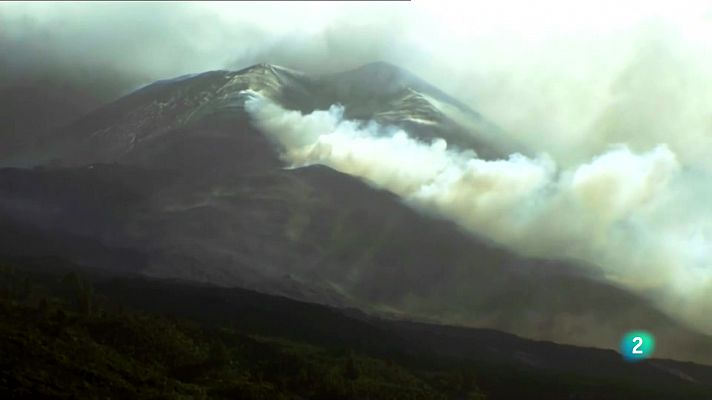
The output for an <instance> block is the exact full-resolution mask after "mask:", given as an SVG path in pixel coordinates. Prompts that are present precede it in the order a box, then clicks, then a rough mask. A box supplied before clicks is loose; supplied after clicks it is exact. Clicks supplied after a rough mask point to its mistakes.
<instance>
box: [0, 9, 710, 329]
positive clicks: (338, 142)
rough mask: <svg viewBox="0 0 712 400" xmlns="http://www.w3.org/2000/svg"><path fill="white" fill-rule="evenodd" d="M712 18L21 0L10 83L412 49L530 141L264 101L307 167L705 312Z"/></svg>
mask: <svg viewBox="0 0 712 400" xmlns="http://www.w3.org/2000/svg"><path fill="white" fill-rule="evenodd" d="M711 16H712V13H711V12H710V7H709V6H708V5H705V4H702V3H696V2H656V1H645V2H643V1H628V2H622V1H601V2H592V3H590V4H581V3H580V2H567V1H544V2H536V3H533V2H531V4H530V2H524V1H500V2H491V1H490V2H462V3H459V2H432V3H426V2H423V1H419V2H414V3H411V4H387V5H385V4H378V3H372V4H351V3H349V4H334V3H328V4H327V3H309V4H292V3H279V4H270V3H266V2H265V3H262V4H223V3H220V4H202V3H201V4H187V3H186V4H184V3H180V4H175V3H172V4H159V3H154V4H116V3H110V4H86V3H77V4H49V3H43V4H8V3H3V4H0V54H2V55H3V56H2V57H1V58H0V87H2V86H5V85H9V84H12V83H14V82H18V81H23V80H24V81H34V80H37V79H45V80H50V81H60V82H64V83H69V84H72V85H75V86H78V87H81V88H86V89H87V90H92V91H95V92H96V94H98V95H99V96H100V97H102V98H103V99H105V100H109V99H111V98H113V97H116V96H118V95H120V94H122V93H125V92H127V91H130V90H133V89H135V88H136V87H138V86H140V85H142V84H146V83H149V82H151V81H153V80H157V79H163V78H168V77H172V76H177V75H181V74H185V73H191V72H198V71H203V70H208V69H221V68H230V69H236V68H241V67H245V66H248V65H250V64H253V63H257V62H268V63H275V64H281V65H284V66H287V67H290V68H295V69H301V70H305V71H306V72H326V71H340V70H345V69H348V68H352V67H357V66H359V65H361V64H364V63H367V62H371V61H376V60H383V61H388V62H391V63H394V64H396V65H399V66H401V67H405V68H407V69H409V70H411V71H413V72H414V73H416V74H418V75H420V76H422V77H423V78H425V79H426V80H429V81H430V82H431V83H433V84H434V85H435V86H437V87H439V88H441V89H443V90H444V91H446V92H448V93H450V94H452V95H454V96H455V97H457V98H458V99H460V100H462V101H464V102H465V103H467V104H468V105H469V106H471V107H472V108H473V109H475V110H477V111H479V112H481V113H482V114H483V115H485V116H486V117H487V118H488V119H489V120H490V121H493V122H494V123H495V124H497V125H499V126H500V127H502V128H503V131H504V132H506V133H507V136H506V138H504V139H500V140H505V141H511V142H516V143H522V144H524V147H525V148H526V149H527V152H526V155H516V154H515V155H511V156H510V157H509V158H507V159H504V160H498V161H491V162H486V161H483V160H480V159H478V158H477V157H476V155H474V154H472V153H463V152H458V151H453V150H450V149H448V148H447V145H446V144H445V143H444V142H441V141H437V142H434V143H420V142H417V141H414V140H412V139H410V138H409V137H408V136H407V133H405V132H398V131H397V130H396V131H393V130H392V129H390V128H388V127H379V126H376V125H371V126H367V127H364V126H360V125H356V124H355V123H352V122H349V121H344V120H343V118H341V115H340V111H339V109H338V108H333V109H332V110H330V111H318V112H315V113H313V114H310V115H306V116H303V115H300V114H298V113H294V112H289V111H286V110H281V109H279V108H277V106H276V105H272V104H261V105H260V106H259V107H257V106H255V108H254V109H253V112H254V113H255V117H256V118H257V121H259V122H260V124H261V125H262V127H263V128H264V129H265V130H267V131H268V132H272V133H273V134H275V135H277V137H279V138H280V140H281V141H285V142H284V143H283V144H284V145H285V147H286V148H287V149H288V150H289V152H288V154H287V157H288V159H289V160H291V162H293V163H295V164H296V165H301V164H306V163H313V162H322V163H326V164H329V165H332V166H333V167H335V168H337V169H340V170H343V171H345V172H348V173H352V174H355V175H358V176H362V177H364V178H365V179H368V180H369V181H371V182H372V183H373V184H375V185H378V186H382V187H386V188H388V189H390V190H392V191H394V192H396V193H398V194H400V195H402V196H403V197H404V198H405V199H406V200H407V201H409V202H411V203H413V204H414V205H415V206H417V207H421V208H424V209H427V210H429V211H430V212H437V213H441V214H444V215H446V216H448V217H450V218H452V219H453V220H455V221H457V222H458V223H460V224H461V225H463V226H465V227H467V228H468V229H472V230H473V231H475V232H477V233H479V234H483V235H485V236H488V237H491V238H493V239H495V240H498V241H500V242H502V243H505V244H508V245H510V246H512V247H514V248H517V249H519V250H520V251H522V252H525V253H530V254H539V255H544V256H551V257H576V258H581V259H584V260H588V261H591V262H595V263H596V264H598V265H600V266H601V267H603V268H604V269H605V271H606V275H607V276H608V277H609V279H611V280H613V281H616V282H619V283H621V284H623V285H626V286H627V287H631V288H633V289H635V290H637V291H640V292H642V293H645V294H647V295H649V296H650V297H651V298H654V299H656V301H658V302H660V303H661V304H662V305H664V306H665V307H667V308H668V309H670V310H673V311H675V312H676V313H678V314H680V315H683V316H685V317H686V318H687V319H688V320H691V321H694V322H696V323H697V325H703V324H704V323H705V321H706V320H707V319H706V318H704V316H705V315H710V313H712V299H711V298H710V296H711V295H710V294H709V293H712V290H711V289H712V280H711V277H712V265H711V264H710V260H711V259H712V258H711V256H712V254H710V251H711V249H712V226H711V225H712V215H711V213H712V211H710V209H711V207H709V206H708V199H710V198H712V185H711V184H710V183H711V182H712V181H711V180H710V175H711V174H712V158H710V157H709V154H710V151H711V150H712V73H710V71H712V51H710V50H712V18H711ZM375 131H378V132H379V134H378V135H375V136H374V132H375ZM299 135H302V136H299ZM705 313H706V314H705ZM709 324H710V322H708V325H706V326H705V328H706V329H708V330H712V326H709Z"/></svg>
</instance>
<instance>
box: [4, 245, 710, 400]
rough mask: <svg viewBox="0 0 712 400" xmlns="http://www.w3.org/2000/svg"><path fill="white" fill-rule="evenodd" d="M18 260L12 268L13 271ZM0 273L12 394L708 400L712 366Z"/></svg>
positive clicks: (177, 292)
mask: <svg viewBox="0 0 712 400" xmlns="http://www.w3.org/2000/svg"><path fill="white" fill-rule="evenodd" d="M15 263H17V262H15ZM16 265H23V267H22V268H17V267H9V266H8V264H7V263H4V264H3V267H2V268H0V289H1V290H0V338H1V339H2V340H0V349H1V350H2V351H0V365H2V368H1V369H0V393H1V394H2V395H3V398H28V399H29V398H32V399H35V398H86V399H94V398H95V399H99V398H101V399H105V398H136V399H158V398H166V399H168V398H186V399H201V398H204V399H207V398H211V399H212V398H215V399H228V398H229V399H234V398H239V399H306V398H309V399H364V398H370V399H540V398H546V399H673V398H674V399H708V398H709V396H710V395H712V367H703V366H700V365H695V364H691V363H680V362H674V361H665V360H657V359H656V360H650V361H645V362H641V363H637V364H629V363H625V362H623V361H622V359H621V358H620V356H619V355H618V354H616V353H615V352H613V351H608V350H598V349H589V348H581V347H574V346H564V345H557V344H554V343H549V342H536V341H531V340H526V339H522V338H519V337H516V336H512V335H508V334H505V333H501V332H497V331H492V330H482V329H465V328H455V327H447V326H438V325H429V324H422V323H413V322H407V321H389V320H383V319H379V318H375V317H369V316H367V315H365V314H363V313H361V312H358V311H355V310H351V311H350V310H344V309H336V308H330V307H326V306H321V305H316V304H310V303H303V302H298V301H294V300H290V299H287V298H284V297H276V296H270V295H265V294H260V293H256V292H252V291H248V290H244V289H229V288H218V287H214V286H211V285H196V284H192V283H186V282H177V281H166V280H150V279H146V278H141V277H139V276H134V277H117V276H115V275H113V274H112V273H101V274H97V271H96V270H93V271H88V272H89V273H90V274H91V275H86V272H87V271H83V272H82V270H80V269H79V270H78V269H76V267H74V266H72V265H71V264H67V263H64V262H62V261H61V260H56V259H55V260H50V259H34V260H25V261H23V262H21V263H20V264H16Z"/></svg>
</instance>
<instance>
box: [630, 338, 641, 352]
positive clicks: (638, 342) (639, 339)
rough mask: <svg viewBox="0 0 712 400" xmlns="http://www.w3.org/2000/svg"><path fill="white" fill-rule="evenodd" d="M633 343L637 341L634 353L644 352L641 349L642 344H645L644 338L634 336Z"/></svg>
mask: <svg viewBox="0 0 712 400" xmlns="http://www.w3.org/2000/svg"><path fill="white" fill-rule="evenodd" d="M633 343H637V344H636V345H635V346H633V350H632V351H631V353H632V354H643V351H642V350H640V346H642V345H643V338H642V337H640V336H636V337H634V338H633Z"/></svg>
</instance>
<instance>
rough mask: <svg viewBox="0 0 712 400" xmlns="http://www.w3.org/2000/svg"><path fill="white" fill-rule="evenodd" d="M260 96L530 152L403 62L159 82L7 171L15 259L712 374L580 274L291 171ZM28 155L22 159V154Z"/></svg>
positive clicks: (645, 307) (688, 345) (367, 192)
mask: <svg viewBox="0 0 712 400" xmlns="http://www.w3.org/2000/svg"><path fill="white" fill-rule="evenodd" d="M246 91H251V92H255V93H259V94H260V95H262V96H264V97H266V98H268V99H270V100H271V101H273V102H275V103H277V104H279V105H280V106H282V107H284V108H285V109H289V110H296V111H299V112H302V113H309V112H312V111H314V110H323V109H328V108H329V107H330V106H331V105H334V104H340V105H342V106H343V108H344V116H345V118H348V119H350V120H354V121H362V122H363V123H367V122H369V121H375V122H377V123H379V124H381V125H384V126H394V127H398V128H400V129H403V130H405V131H407V132H408V134H409V135H410V136H411V137H412V138H414V139H417V140H420V141H425V142H428V141H431V140H434V139H436V138H442V139H444V140H445V141H447V143H448V145H449V146H453V147H455V148H458V149H462V150H470V151H474V152H476V153H477V154H478V155H479V156H480V157H481V158H484V159H497V158H501V157H505V156H506V155H507V154H510V153H511V152H512V151H519V152H524V153H526V151H527V149H525V148H521V147H520V148H512V147H507V146H505V145H503V144H502V143H504V142H505V141H504V140H501V135H503V132H501V130H500V129H498V128H497V127H496V126H495V125H494V124H493V123H491V122H490V121H488V120H487V119H486V118H485V117H484V116H482V115H481V114H480V113H478V112H477V111H475V110H472V109H470V108H468V107H467V106H465V105H464V104H462V103H460V102H459V101H457V100H456V99H454V98H452V97H451V96H448V95H447V94H445V93H444V92H442V91H441V90H439V89H437V88H436V87H434V86H432V85H430V84H428V83H427V82H425V81H423V80H421V79H420V78H418V77H416V76H415V75H413V74H412V73H410V72H408V71H406V70H404V69H401V68H399V67H396V66H393V65H390V64H386V63H373V64H368V65H365V66H362V67H360V68H357V69H355V70H351V71H346V72H341V73H333V74H321V75H312V74H306V73H302V72H299V71H295V70H291V69H288V68H283V67H279V66H275V65H269V64H259V65H255V66H252V67H249V68H246V69H242V70H239V71H211V72H205V73H200V74H195V75H188V76H182V77H178V78H174V79H168V80H163V81H158V82H155V83H152V84H150V85H147V86H145V87H143V88H141V89H139V90H136V91H135V92H133V93H130V94H128V95H126V96H124V97H122V98H120V99H118V100H116V101H114V102H112V103H109V104H105V105H103V106H101V107H98V108H97V109H95V110H94V111H91V112H89V113H87V114H84V115H82V116H81V117H78V118H75V119H73V120H72V121H71V122H69V123H65V124H63V125H62V126H61V127H59V128H57V129H52V131H51V133H46V132H42V133H41V134H39V133H38V134H36V135H34V136H33V135H32V133H31V132H28V133H26V134H25V137H24V138H23V140H22V143H19V144H17V145H15V146H14V147H13V151H12V152H9V151H8V152H2V153H0V155H2V156H3V158H2V159H1V160H0V163H2V165H3V166H4V167H5V168H3V169H2V170H0V225H1V226H2V228H3V229H2V231H1V232H2V233H1V235H2V246H1V247H0V253H2V254H1V255H2V256H3V257H7V258H28V257H57V258H61V259H66V260H69V261H71V262H72V263H76V264H80V265H85V266H91V267H93V268H97V269H102V270H108V271H112V273H117V274H121V273H140V274H143V275H147V276H151V277H160V278H171V279H180V280H185V281H197V282H204V283H210V284H215V285H219V286H224V287H240V288H245V289H250V290H254V291H259V292H263V293H267V294H273V295H281V296H286V297H289V298H292V299H298V300H303V301H308V302H313V303H320V304H325V305H330V306H336V307H351V308H358V309H361V310H363V311H365V312H367V313H370V314H374V315H378V316H381V317H387V318H394V319H408V320H416V321H421V322H432V323H437V324H450V325H459V326H464V327H486V328H493V329H497V330H502V331H506V332H510V333H514V334H517V335H521V336H524V337H527V338H533V339H545V340H551V341H555V342H559V343H567V344H574V345H583V346H596V347H603V348H615V347H617V344H618V339H619V337H620V335H621V334H622V333H623V332H625V331H627V330H630V329H631V328H632V327H635V328H640V329H647V330H650V331H653V332H655V333H656V336H657V338H658V342H659V348H658V350H657V355H658V356H661V357H668V358H674V359H679V360H691V361H698V362H706V363H712V338H710V337H708V336H705V335H702V334H699V333H696V332H695V331H693V330H691V329H688V328H687V327H686V326H685V325H683V324H682V323H679V322H677V321H676V320H675V319H674V318H672V317H670V316H668V315H666V314H665V313H663V312H661V311H659V310H658V309H656V308H655V307H654V306H652V305H651V304H649V303H648V302H647V301H646V300H644V299H643V298H641V297H639V296H637V295H635V294H632V293H630V292H628V291H626V290H624V289H621V288H619V287H617V286H615V285H612V284H611V283H608V282H606V281H604V280H603V278H602V277H601V276H600V275H599V274H596V273H595V272H591V271H595V268H582V267H581V265H578V264H577V262H575V261H561V260H542V259H532V258H527V257H523V256H521V255H518V254H516V253H514V252H512V251H510V250H508V249H507V248H505V247H502V246H500V245H498V244H496V243H492V242H491V241H489V240H486V239H484V238H481V237H477V236H476V235H472V234H468V233H465V232H463V231H462V230H461V229H460V228H459V227H458V226H456V225H455V224H453V223H452V222H449V221H446V220H443V219H439V218H437V217H434V216H431V215H425V214H423V213H421V212H419V211H418V210H415V209H412V208H411V207H409V206H408V205H406V204H404V203H403V202H402V201H401V200H400V199H399V198H398V197H397V196H395V195H394V194H392V193H389V192H387V191H383V190H379V189H376V188H374V187H372V186H370V185H369V184H367V183H365V182H363V181H361V180H360V179H358V178H357V177H354V176H350V175H347V174H344V173H341V172H339V171H336V170H333V169H330V168H328V167H326V166H322V165H312V166H307V167H302V168H285V164H284V163H283V161H282V160H281V158H280V151H279V148H278V147H277V146H275V144H273V143H272V142H271V141H270V140H269V138H267V137H265V136H264V135H263V134H262V133H261V132H260V131H259V130H257V129H256V128H255V127H254V126H253V124H252V122H251V119H250V115H249V113H248V112H247V111H246V110H245V101H246V96H245V93H246ZM6 153H11V154H6Z"/></svg>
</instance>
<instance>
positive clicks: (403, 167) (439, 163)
mask: <svg viewBox="0 0 712 400" xmlns="http://www.w3.org/2000/svg"><path fill="white" fill-rule="evenodd" d="M246 109H247V110H248V112H249V113H250V114H251V116H252V118H253V120H254V123H255V124H256V125H257V126H258V127H259V128H260V129H261V130H262V131H264V132H265V133H266V134H268V135H269V136H270V137H272V138H273V139H274V140H276V141H277V142H278V144H280V145H281V146H282V148H283V149H284V153H283V155H284V158H285V160H286V161H287V162H288V163H290V164H291V165H292V166H295V167H299V166H305V165H310V164H324V165H327V166H330V167H332V168H334V169H336V170H338V171H341V172H345V173H348V174H351V175H355V176H359V177H361V178H363V179H364V180H366V181H367V182H369V183H370V184H372V185H374V186H377V187H380V188H385V189H387V190H389V191H391V192H393V193H396V194H398V195H399V196H401V197H402V198H403V199H404V200H405V201H406V202H408V203H410V204H411V205H413V206H414V207H417V208H420V209H423V210H424V211H428V212H432V213H436V214H438V215H441V216H444V217H447V218H450V219H452V220H453V221H455V222H456V223H458V224H459V225H461V226H463V227H464V228H466V229H467V230H469V231H471V232H473V233H476V234H478V235H482V236H485V237H488V238H490V239H492V240H494V241H496V242H498V243H501V244H503V245H505V246H507V247H509V248H512V249H514V250H516V251H518V252H520V253H523V254H527V255H533V256H540V257H553V258H566V259H578V260H582V261H585V263H582V264H583V265H596V266H598V267H600V268H602V269H603V271H604V274H605V276H606V278H607V279H609V280H610V281H612V282H615V283H616V284H619V285H622V286H625V287H627V288H630V289H632V290H634V291H636V292H639V293H642V294H644V295H647V296H648V297H650V298H651V299H652V300H654V301H656V302H657V303H658V304H659V305H660V306H662V307H664V308H666V309H668V311H671V312H673V313H674V314H676V315H678V316H680V317H682V318H683V319H685V320H687V321H688V322H692V323H693V324H695V325H696V326H697V327H698V328H702V329H704V330H709V329H710V328H712V326H710V325H705V323H704V321H705V318H704V316H705V315H706V314H705V313H709V312H710V311H712V303H711V302H710V301H709V295H707V293H708V289H709V288H710V287H711V286H712V224H711V223H710V221H712V218H710V217H712V215H710V213H711V212H710V210H709V209H707V208H706V207H704V206H702V205H700V203H699V202H698V201H694V200H695V199H697V198H698V196H699V195H700V193H695V191H694V190H692V189H690V188H694V187H697V185H702V184H705V185H707V186H709V184H710V183H712V182H711V181H710V180H709V179H708V177H707V176H705V175H701V176H700V175H696V174H695V173H693V172H691V171H688V170H686V169H685V167H684V166H683V165H681V163H680V161H679V160H678V158H677V156H676V155H675V153H674V152H672V151H671V150H670V148H669V147H668V146H667V145H665V144H660V145H657V146H654V147H652V148H650V149H647V150H645V151H640V152H638V151H633V150H631V149H630V148H629V147H628V146H626V145H615V146H612V147H610V148H609V149H607V150H606V151H605V152H603V153H601V154H599V155H596V156H594V157H592V158H591V159H590V160H588V161H587V162H584V163H581V164H580V165H576V166H572V167H561V166H560V165H559V164H557V162H556V160H555V159H553V158H552V157H551V156H549V155H547V154H541V155H539V156H537V157H534V158H531V157H526V156H524V155H521V154H512V155H510V156H509V157H508V158H506V159H501V160H494V161H486V160H483V159H480V158H478V157H477V155H476V154H475V153H474V152H472V151H460V150H450V149H448V147H447V143H446V142H445V140H443V139H438V140H435V141H433V142H432V143H425V142H422V141H419V140H416V139H413V138H411V137H410V136H409V135H408V133H407V132H405V131H403V130H401V129H398V128H394V127H386V126H380V125H378V124H377V123H375V122H370V123H363V122H357V121H349V120H345V119H344V118H343V112H344V109H343V107H341V106H339V105H334V106H332V107H331V108H330V109H329V110H319V111H314V112H312V113H310V114H306V115H303V114H301V113H300V112H298V111H291V110H286V109H283V108H282V107H280V106H279V105H276V104H274V103H272V102H270V101H269V100H267V99H265V98H262V97H260V96H259V95H257V94H252V95H251V97H250V99H249V100H248V101H247V102H246ZM691 183H692V184H691ZM691 200H692V201H691Z"/></svg>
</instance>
